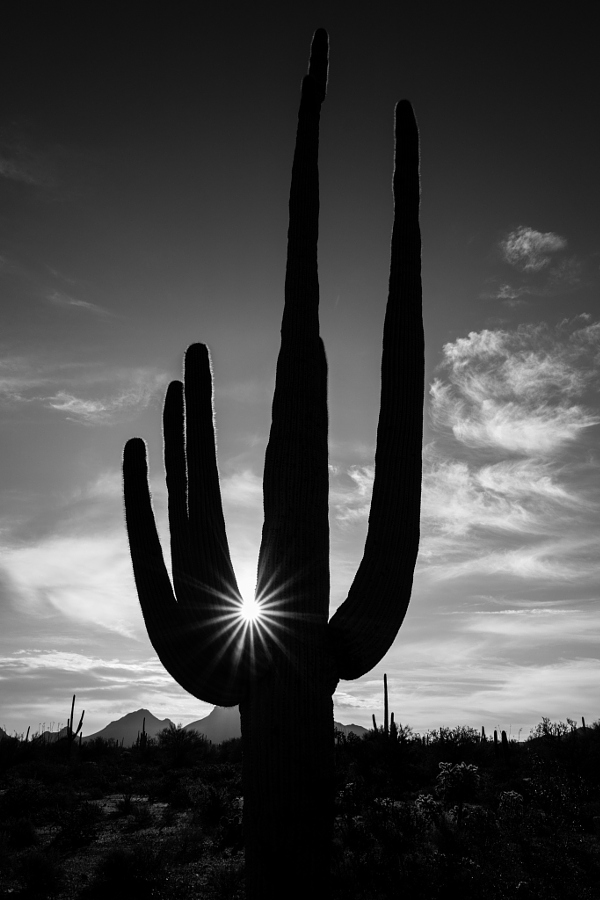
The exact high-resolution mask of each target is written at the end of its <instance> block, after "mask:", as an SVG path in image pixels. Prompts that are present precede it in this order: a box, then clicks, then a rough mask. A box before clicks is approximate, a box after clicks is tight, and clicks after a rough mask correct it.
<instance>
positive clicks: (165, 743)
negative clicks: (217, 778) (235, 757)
mask: <svg viewBox="0 0 600 900" xmlns="http://www.w3.org/2000/svg"><path fill="white" fill-rule="evenodd" d="M156 740H157V745H158V748H159V751H160V753H161V756H162V757H163V759H164V760H165V761H166V762H167V764H168V765H170V766H175V767H177V768H182V767H184V766H189V765H191V764H193V763H194V762H197V761H198V760H202V759H205V758H207V757H208V756H210V755H211V750H212V746H211V743H210V741H209V740H208V738H206V737H204V735H201V734H198V732H197V731H194V730H193V729H192V730H190V731H186V730H185V729H184V728H182V727H181V725H177V726H174V725H173V726H170V727H169V728H163V730H162V731H159V733H158V735H157V738H156Z"/></svg>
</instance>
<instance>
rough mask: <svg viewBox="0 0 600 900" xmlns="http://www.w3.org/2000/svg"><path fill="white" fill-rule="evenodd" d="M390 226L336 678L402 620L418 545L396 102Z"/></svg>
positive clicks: (403, 188) (412, 252) (415, 357)
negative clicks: (368, 471) (368, 488)
mask: <svg viewBox="0 0 600 900" xmlns="http://www.w3.org/2000/svg"><path fill="white" fill-rule="evenodd" d="M393 185H394V226H393V230H392V247H391V267H390V282H389V297H388V303H387V309H386V316H385V324H384V332H383V358H382V366H381V409H380V414H379V424H378V428H377V450H376V453H375V481H374V484H373V496H372V500H371V512H370V516H369V528H368V533H367V539H366V543H365V551H364V556H363V559H362V562H361V564H360V566H359V569H358V572H357V573H356V577H355V579H354V582H353V584H352V587H351V588H350V591H349V594H348V598H347V599H346V600H345V601H344V603H343V604H342V606H341V607H340V608H339V609H338V610H337V612H336V613H335V615H334V616H333V617H332V619H331V622H330V624H329V630H330V637H331V640H332V645H333V650H334V653H335V656H336V659H337V663H338V666H339V674H340V677H341V678H345V679H352V678H359V677H360V676H361V675H364V674H365V673H366V672H368V671H370V669H372V668H373V666H374V665H376V664H377V663H378V662H379V660H380V659H381V658H382V657H383V655H384V654H385V653H386V651H387V650H388V649H389V647H390V646H391V644H392V642H393V640H394V638H395V637H396V634H397V632H398V629H399V628H400V625H401V624H402V621H403V619H404V616H405V614H406V610H407V607H408V603H409V600H410V594H411V589H412V580H413V572H414V567H415V563H416V558H417V551H418V545H419V513H420V501H421V452H422V439H423V437H422V436H423V389H424V339H423V320H422V292H421V236H420V229H419V199H420V188H419V134H418V129H417V123H416V120H415V117H414V114H413V111H412V107H411V105H410V103H409V102H408V101H407V100H402V101H401V102H400V103H398V104H397V106H396V116H395V167H394V182H393Z"/></svg>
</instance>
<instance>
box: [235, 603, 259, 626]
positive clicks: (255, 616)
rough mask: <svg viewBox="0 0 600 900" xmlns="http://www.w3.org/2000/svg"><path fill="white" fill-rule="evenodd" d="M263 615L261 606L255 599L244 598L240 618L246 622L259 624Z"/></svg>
mask: <svg viewBox="0 0 600 900" xmlns="http://www.w3.org/2000/svg"><path fill="white" fill-rule="evenodd" d="M261 613H262V609H261V605H260V603H259V602H258V601H257V600H255V599H254V597H244V601H243V603H242V606H241V608H240V616H241V617H242V619H243V620H244V622H250V623H252V622H255V623H258V622H259V621H260V617H261Z"/></svg>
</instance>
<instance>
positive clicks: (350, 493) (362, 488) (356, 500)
mask: <svg viewBox="0 0 600 900" xmlns="http://www.w3.org/2000/svg"><path fill="white" fill-rule="evenodd" d="M330 474H331V476H332V478H331V482H332V483H331V488H330V491H329V505H330V508H331V509H332V511H333V514H334V516H335V518H336V520H337V521H338V522H340V523H342V524H343V523H349V522H353V521H357V520H362V519H366V518H367V517H368V515H369V510H370V508H371V493H372V491H373V481H374V478H375V466H372V465H370V466H369V465H366V466H359V465H355V466H350V467H348V468H346V469H344V470H342V471H340V470H338V469H337V468H335V467H334V469H333V471H332V470H331V469H330ZM349 482H350V483H349Z"/></svg>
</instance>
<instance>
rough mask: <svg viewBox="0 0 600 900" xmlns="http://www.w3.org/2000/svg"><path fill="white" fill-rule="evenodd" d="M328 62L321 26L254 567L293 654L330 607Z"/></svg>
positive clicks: (305, 122)
mask: <svg viewBox="0 0 600 900" xmlns="http://www.w3.org/2000/svg"><path fill="white" fill-rule="evenodd" d="M327 67H328V38H327V33H326V32H325V31H324V30H323V29H319V30H318V31H317V32H315V35H314V38H313V41H312V46H311V57H310V64H309V72H308V75H306V76H305V77H304V79H303V82H302V94H301V100H300V110H299V114H298V130H297V134H296V146H295V152H294V160H293V166H292V183H291V189H290V200H289V214H290V219H289V229H288V248H287V266H286V279H285V305H284V312H283V320H282V325H281V350H280V353H279V357H278V361H277V374H276V381H275V393H274V397H273V408H272V425H271V431H270V436H269V443H268V446H267V451H266V456H265V468H264V480H263V491H264V513H265V518H264V526H263V534H262V542H261V549H260V555H259V567H258V589H257V596H258V599H259V602H261V601H262V602H264V604H265V607H266V608H267V609H268V611H269V612H270V613H272V622H273V634H274V637H275V640H274V642H273V645H274V649H276V647H277V646H280V647H281V648H282V649H283V648H285V653H286V655H287V656H290V655H293V654H291V647H290V645H289V642H288V638H289V641H291V640H292V632H293V633H294V634H295V635H296V637H295V638H293V640H295V641H298V640H299V641H300V643H302V644H304V645H305V646H306V644H307V643H308V640H309V634H310V633H311V625H314V626H316V629H317V630H318V629H321V630H322V631H323V632H324V629H325V628H326V625H327V619H328V608H329V523H328V491H329V483H328V478H329V475H328V449H327V423H328V419H327V362H326V359H325V351H324V348H323V342H322V340H321V338H320V336H319V315H318V312H319V282H318V272H317V239H318V217H319V176H318V146H319V118H320V110H321V103H322V101H323V99H324V97H325V91H326V86H327ZM284 573H285V578H286V580H285V581H284ZM298 635H302V637H300V638H299V637H298ZM313 636H314V635H311V637H310V640H311V641H312V640H313ZM324 636H325V632H324Z"/></svg>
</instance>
